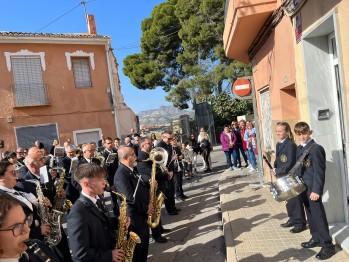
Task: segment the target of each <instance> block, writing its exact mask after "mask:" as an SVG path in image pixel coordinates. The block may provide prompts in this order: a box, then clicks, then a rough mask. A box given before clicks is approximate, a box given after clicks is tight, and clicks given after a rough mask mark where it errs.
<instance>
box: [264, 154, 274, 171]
mask: <svg viewBox="0 0 349 262" xmlns="http://www.w3.org/2000/svg"><path fill="white" fill-rule="evenodd" d="M263 159H264V161H265V163H267V165H268V167H269V168H270V170H272V169H273V166H272V165H271V164H270V162H269V160H268V158H267V157H266V156H265V155H263Z"/></svg>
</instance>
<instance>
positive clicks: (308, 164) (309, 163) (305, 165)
mask: <svg viewBox="0 0 349 262" xmlns="http://www.w3.org/2000/svg"><path fill="white" fill-rule="evenodd" d="M303 166H304V167H310V166H311V161H310V159H307V160H303Z"/></svg>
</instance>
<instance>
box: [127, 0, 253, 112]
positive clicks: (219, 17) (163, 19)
mask: <svg viewBox="0 0 349 262" xmlns="http://www.w3.org/2000/svg"><path fill="white" fill-rule="evenodd" d="M225 2H226V1H225V0H167V1H166V2H164V3H161V4H159V5H157V6H156V7H155V8H154V9H153V11H152V13H151V16H150V17H149V18H146V19H144V20H143V22H142V25H141V28H142V37H141V52H140V53H139V54H134V55H130V56H127V57H126V58H125V60H124V67H123V72H124V74H125V75H127V76H128V77H129V78H130V79H131V82H132V84H133V85H135V86H136V87H137V88H139V89H155V88H157V87H162V88H163V89H164V90H165V91H166V92H167V93H168V95H167V96H166V99H167V100H168V101H170V102H172V103H173V105H174V106H176V107H178V108H180V109H184V108H188V102H190V101H191V100H194V99H195V100H196V101H198V102H200V101H205V100H207V99H209V100H212V103H213V102H214V101H213V100H214V99H217V98H219V97H220V94H221V93H222V92H224V91H225V90H224V88H225V87H226V86H227V85H228V84H229V83H232V82H233V81H234V80H235V79H236V78H238V77H241V76H246V75H250V73H251V72H250V69H249V67H248V66H247V65H245V64H243V63H241V62H238V61H235V60H232V59H228V58H227V57H226V56H225V54H224V48H223V39H222V38H223V29H224V7H225ZM228 96H229V95H228ZM236 103H237V102H236ZM229 107H230V106H229Z"/></svg>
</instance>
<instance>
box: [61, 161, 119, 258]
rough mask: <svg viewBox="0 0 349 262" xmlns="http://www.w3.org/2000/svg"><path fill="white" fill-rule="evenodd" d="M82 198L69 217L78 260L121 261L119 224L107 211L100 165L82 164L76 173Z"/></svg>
mask: <svg viewBox="0 0 349 262" xmlns="http://www.w3.org/2000/svg"><path fill="white" fill-rule="evenodd" d="M74 176H75V180H76V181H78V182H79V183H80V186H81V195H80V198H79V199H78V200H77V201H76V202H75V204H74V206H73V208H72V209H71V210H70V212H69V215H68V220H67V224H68V227H67V229H68V236H69V243H70V247H71V250H72V253H73V257H74V261H77V262H79V261H101V262H109V261H121V260H122V259H124V251H123V250H121V249H116V248H115V245H116V237H117V235H116V232H115V230H116V228H117V221H116V220H114V221H113V220H112V219H111V218H110V217H109V215H108V210H107V209H106V208H105V206H104V204H103V201H102V197H101V196H102V195H103V193H104V187H105V170H104V168H103V167H101V166H100V165H96V164H93V163H92V164H90V163H87V164H82V165H80V166H79V167H78V169H77V171H76V173H75V174H74Z"/></svg>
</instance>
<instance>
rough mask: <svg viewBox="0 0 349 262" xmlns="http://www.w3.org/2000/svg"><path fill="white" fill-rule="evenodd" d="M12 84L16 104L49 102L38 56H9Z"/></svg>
mask: <svg viewBox="0 0 349 262" xmlns="http://www.w3.org/2000/svg"><path fill="white" fill-rule="evenodd" d="M11 65H12V70H13V78H14V84H13V86H12V92H13V94H14V100H15V105H16V106H33V105H46V104H48V103H49V101H48V96H47V92H46V86H45V84H44V82H43V79H42V65H41V58H40V56H34V55H33V56H13V57H11Z"/></svg>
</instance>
